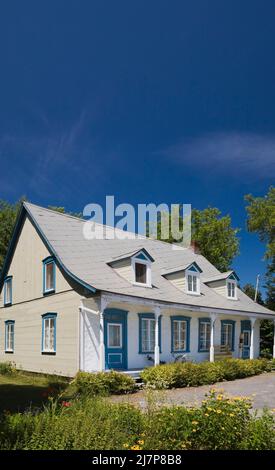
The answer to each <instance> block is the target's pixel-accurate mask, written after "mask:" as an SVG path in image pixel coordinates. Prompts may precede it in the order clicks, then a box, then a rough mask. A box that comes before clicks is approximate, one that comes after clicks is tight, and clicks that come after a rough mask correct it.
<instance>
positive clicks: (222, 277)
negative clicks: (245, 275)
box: [203, 271, 238, 284]
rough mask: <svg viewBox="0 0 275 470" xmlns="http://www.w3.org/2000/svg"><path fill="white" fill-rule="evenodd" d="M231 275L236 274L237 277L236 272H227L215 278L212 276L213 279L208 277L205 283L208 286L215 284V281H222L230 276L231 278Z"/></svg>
mask: <svg viewBox="0 0 275 470" xmlns="http://www.w3.org/2000/svg"><path fill="white" fill-rule="evenodd" d="M231 274H234V275H235V276H236V277H237V275H236V273H235V271H226V272H224V273H219V274H216V275H215V276H211V277H207V278H206V277H204V278H203V282H205V283H206V284H209V283H211V282H215V281H222V280H224V279H227V278H228V277H229V276H231ZM237 278H238V277H237Z"/></svg>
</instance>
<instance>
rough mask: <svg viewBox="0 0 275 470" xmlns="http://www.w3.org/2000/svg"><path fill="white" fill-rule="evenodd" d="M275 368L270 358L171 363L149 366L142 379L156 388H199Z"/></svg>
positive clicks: (143, 372) (148, 385) (142, 373)
mask: <svg viewBox="0 0 275 470" xmlns="http://www.w3.org/2000/svg"><path fill="white" fill-rule="evenodd" d="M273 365H274V361H268V360H267V359H252V360H243V359H226V360H223V361H217V362H201V363H192V362H184V363H172V364H164V365H159V366H156V367H148V368H146V369H144V370H143V371H142V372H141V378H142V380H143V382H144V383H145V385H146V386H147V387H151V388H156V389H170V388H182V387H197V386H199V385H208V384H214V383H216V382H221V381H224V380H235V379H241V378H244V377H250V376H253V375H258V374H261V373H263V372H269V371H271V370H272V367H273Z"/></svg>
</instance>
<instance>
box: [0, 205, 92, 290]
mask: <svg viewBox="0 0 275 470" xmlns="http://www.w3.org/2000/svg"><path fill="white" fill-rule="evenodd" d="M26 217H28V218H29V220H30V221H31V223H32V224H33V226H34V227H35V229H36V231H37V232H38V234H39V236H40V238H41V239H42V241H43V242H44V244H45V246H46V247H47V249H48V250H49V252H50V254H51V256H53V257H54V258H55V261H56V262H57V264H58V265H59V267H60V268H61V269H62V270H63V271H64V272H65V273H66V274H67V275H68V276H69V278H71V279H72V280H73V281H75V282H76V283H78V284H80V285H81V286H82V287H84V288H85V289H87V290H89V291H90V292H93V293H94V292H96V289H95V288H94V287H93V286H91V285H89V284H87V283H85V282H84V281H83V280H82V279H79V278H78V277H77V276H75V275H74V274H73V273H72V272H71V271H69V270H68V268H67V266H65V264H64V263H63V261H62V260H61V259H60V257H59V255H58V253H57V252H56V251H55V249H54V248H53V246H52V245H51V243H50V242H49V240H48V239H47V237H46V236H45V234H44V233H43V231H42V229H41V227H40V225H39V224H38V223H37V222H36V220H35V218H34V217H33V216H32V212H31V211H30V210H29V207H28V203H25V202H23V203H22V206H21V208H20V210H19V213H18V216H17V220H16V223H15V226H14V230H13V234H12V237H11V241H10V244H9V247H8V250H7V255H6V258H5V261H4V265H3V269H2V271H1V273H0V291H1V290H2V288H3V285H4V281H5V277H6V274H7V272H8V270H9V267H10V264H11V260H12V257H13V255H14V252H15V249H16V245H17V241H18V239H19V237H20V234H21V230H22V227H23V224H24V221H25V218H26Z"/></svg>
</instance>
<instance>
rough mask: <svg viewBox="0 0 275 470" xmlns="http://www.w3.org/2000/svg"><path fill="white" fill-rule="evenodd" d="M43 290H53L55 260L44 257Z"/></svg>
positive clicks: (46, 291)
mask: <svg viewBox="0 0 275 470" xmlns="http://www.w3.org/2000/svg"><path fill="white" fill-rule="evenodd" d="M43 292H44V294H48V293H51V292H55V261H54V260H53V258H46V259H45V260H44V261H43Z"/></svg>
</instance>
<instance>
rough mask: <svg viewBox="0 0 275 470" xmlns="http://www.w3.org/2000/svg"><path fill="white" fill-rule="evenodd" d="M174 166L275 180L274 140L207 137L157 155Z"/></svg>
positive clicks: (242, 135)
mask: <svg viewBox="0 0 275 470" xmlns="http://www.w3.org/2000/svg"><path fill="white" fill-rule="evenodd" d="M160 153H161V154H162V155H163V156H165V157H167V158H169V159H170V160H174V161H175V162H177V163H178V164H182V165H188V166H191V167H196V168H200V169H202V170H207V171H209V172H210V173H212V174H217V173H226V174H228V173H230V174H232V175H235V176H238V175H242V176H243V175H247V176H248V177H249V178H250V179H251V178H254V177H257V178H266V177H271V178H272V177H274V176H275V136H272V135H259V134H249V133H238V132H231V133H211V134H205V135H202V136H200V137H196V138H192V139H184V140H183V141H181V142H179V143H178V144H176V145H173V146H170V147H168V148H166V149H165V150H163V151H161V152H160Z"/></svg>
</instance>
